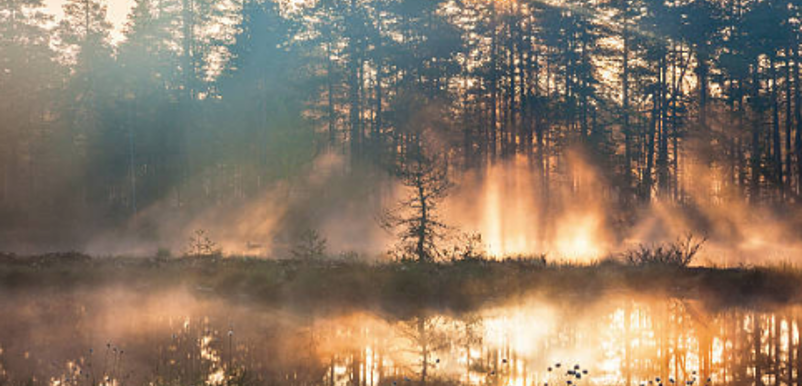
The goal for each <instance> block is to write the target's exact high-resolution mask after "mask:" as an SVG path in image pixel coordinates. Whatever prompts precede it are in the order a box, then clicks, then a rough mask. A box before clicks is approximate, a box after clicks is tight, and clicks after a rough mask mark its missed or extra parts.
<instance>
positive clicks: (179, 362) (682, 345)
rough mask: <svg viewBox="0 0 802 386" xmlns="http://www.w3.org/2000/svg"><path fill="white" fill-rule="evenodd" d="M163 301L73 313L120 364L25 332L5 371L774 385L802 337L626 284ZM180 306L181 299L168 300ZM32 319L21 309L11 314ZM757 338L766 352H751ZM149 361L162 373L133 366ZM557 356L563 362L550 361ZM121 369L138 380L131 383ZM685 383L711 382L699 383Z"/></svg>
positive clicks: (62, 381)
mask: <svg viewBox="0 0 802 386" xmlns="http://www.w3.org/2000/svg"><path fill="white" fill-rule="evenodd" d="M114 296H118V295H114ZM170 298H171V297H170V296H167V297H165V299H167V301H166V302H165V299H161V298H160V299H159V300H158V301H154V302H153V303H148V302H144V303H143V304H137V307H133V306H130V307H128V306H129V305H130V304H126V303H124V302H123V301H119V299H117V298H115V300H117V301H114V302H112V303H114V304H115V308H118V309H122V310H124V311H120V312H121V313H119V314H114V315H115V317H114V318H112V319H109V318H108V317H106V316H104V315H98V314H92V313H91V312H90V311H88V312H87V314H85V315H84V316H82V318H83V317H85V318H86V320H82V323H86V324H91V323H93V321H98V322H97V323H98V324H99V325H102V326H108V325H112V324H114V323H109V320H115V321H117V322H116V325H115V326H114V328H113V329H112V330H102V329H101V328H100V327H98V326H92V327H93V330H97V331H98V332H97V334H98V335H99V336H103V337H106V336H115V337H116V338H115V339H114V340H113V342H115V343H114V344H112V345H111V346H110V347H111V348H112V349H110V351H111V350H113V349H114V348H117V347H118V346H116V342H120V344H121V345H123V344H124V345H125V346H126V348H125V353H126V356H127V355H131V356H132V357H131V359H130V361H126V362H125V363H121V360H120V358H122V356H121V355H119V356H116V357H114V358H112V355H109V356H108V358H106V359H109V360H108V361H107V362H108V363H107V365H106V366H105V367H106V370H105V371H102V368H103V367H104V364H103V359H104V353H103V352H100V353H98V352H96V353H95V354H94V355H95V356H94V358H95V360H97V361H99V362H100V363H97V362H95V363H94V364H92V363H89V361H90V360H91V359H88V358H87V356H86V354H84V355H83V356H78V357H71V358H69V357H68V358H66V359H64V358H60V359H57V360H53V361H52V364H51V365H50V366H48V365H47V364H46V363H45V364H44V365H43V363H42V362H39V360H40V359H41V358H42V357H44V356H47V355H54V353H57V354H60V353H65V352H69V350H63V349H55V350H54V349H53V346H55V344H54V343H53V342H51V341H47V340H44V339H45V338H38V339H43V347H44V349H43V348H42V347H36V344H37V340H36V339H27V341H29V342H30V343H29V344H32V345H34V347H31V350H26V351H24V352H17V351H14V350H12V349H4V350H3V351H0V359H1V360H0V364H1V365H0V380H5V379H21V378H20V377H21V376H20V374H23V377H29V376H31V374H35V375H36V376H37V377H39V378H38V379H43V380H46V381H45V382H43V383H45V384H49V385H50V386H80V385H85V384H91V382H90V381H89V380H87V379H83V382H77V381H76V379H77V377H80V376H81V374H84V375H86V373H87V371H91V370H94V371H97V373H95V374H94V375H93V376H95V378H96V381H95V383H94V384H97V385H101V386H119V385H121V384H129V385H133V384H183V383H182V381H183V380H186V379H188V378H190V377H192V378H193V379H199V380H202V382H201V383H203V384H206V385H208V386H210V385H222V384H225V383H227V382H231V381H232V380H234V379H235V378H234V377H233V375H234V374H236V370H237V369H243V370H245V372H246V373H248V374H249V376H253V377H254V379H261V380H263V381H264V383H265V384H276V385H279V386H281V385H282V384H287V383H292V384H327V385H335V386H348V385H352V384H354V383H355V382H357V381H358V382H359V384H360V385H365V386H386V385H391V384H393V382H395V383H396V385H401V386H403V385H405V384H406V383H407V382H409V383H410V385H412V384H418V383H421V382H423V381H426V382H431V384H469V385H487V384H493V385H499V386H543V384H544V383H546V382H548V383H549V385H566V382H565V381H566V380H570V379H571V377H570V376H568V375H567V373H566V370H569V369H573V368H574V367H573V366H574V365H579V366H580V368H581V369H583V370H587V371H588V372H587V373H586V374H585V373H583V374H584V375H583V376H582V377H581V380H577V379H574V383H573V385H575V386H585V385H587V386H590V385H616V384H617V385H621V384H624V383H625V382H626V380H627V379H629V380H630V381H631V383H630V384H632V385H639V384H641V383H642V382H645V381H648V380H654V379H655V378H657V377H661V378H665V379H668V377H671V378H674V379H675V380H676V383H675V384H676V385H679V384H684V382H688V381H691V380H693V379H697V380H702V379H705V380H706V379H707V377H709V378H710V379H711V380H712V381H711V383H712V384H725V383H738V381H743V380H744V379H736V378H734V377H739V376H741V377H743V376H745V377H747V380H748V378H749V376H750V374H752V376H753V375H754V360H755V358H759V360H761V363H762V364H763V366H764V367H763V370H762V371H763V374H764V377H765V381H766V382H768V383H771V382H773V377H774V374H773V372H772V371H771V369H772V367H771V366H774V364H773V362H772V361H779V362H782V363H787V362H788V361H789V359H792V358H793V359H795V358H796V355H797V351H796V350H797V349H799V343H800V339H799V327H800V326H799V325H798V324H797V322H796V319H795V315H797V314H798V311H799V310H798V309H796V308H789V309H787V310H779V311H778V312H777V313H771V312H768V313H761V312H757V313H756V312H754V311H750V310H745V309H737V310H727V311H725V312H722V313H710V312H708V311H706V310H705V308H704V307H702V306H701V304H700V303H698V302H696V301H693V300H687V299H685V300H677V299H666V298H647V297H645V296H644V297H631V296H628V295H623V294H621V295H616V296H608V297H605V298H603V299H598V300H595V299H594V300H590V299H585V298H581V297H567V296H565V297H561V296H552V297H548V298H547V297H538V296H535V297H532V298H528V299H526V300H516V301H512V300H511V301H510V303H508V304H506V305H498V306H495V307H490V308H484V309H478V310H473V311H472V312H467V313H464V314H460V313H437V312H434V313H432V314H424V315H420V314H412V315H411V316H404V317H401V316H383V315H379V314H376V313H372V312H367V311H364V312H352V313H349V312H344V313H342V314H333V315H332V314H326V315H325V316H324V317H317V316H309V315H296V314H293V313H292V312H281V311H277V310H265V309H258V310H256V309H254V308H252V307H248V306H242V305H232V304H229V303H227V302H225V301H221V300H214V301H212V300H208V299H207V300H199V299H196V298H191V297H182V296H178V297H176V296H174V295H173V296H172V299H174V300H180V301H181V302H176V303H171V302H170V300H169V299H170ZM11 301H12V302H13V300H11ZM104 301H105V300H104ZM89 302H91V300H90V301H89ZM179 303H180V304H181V306H180V307H174V308H171V307H165V306H166V305H170V306H172V305H174V304H179ZM119 306H123V307H119ZM20 307H22V306H20ZM24 307H33V306H30V305H25V306H24ZM87 309H89V310H97V309H98V308H96V307H89V308H87ZM129 309H130V310H131V311H128V310H129ZM92 312H93V311H92ZM20 314H21V313H20ZM15 315H17V314H16V313H14V314H12V317H13V318H20V317H19V316H15ZM154 315H158V316H154ZM4 316H5V315H4ZM120 320H124V321H125V322H120ZM28 321H29V319H28V318H20V321H19V323H27V322H28ZM133 321H135V322H133ZM232 321H235V322H236V324H237V335H236V336H237V345H234V346H232V345H231V340H229V338H228V337H229V336H228V335H226V334H225V331H228V329H229V328H230V327H229V326H231V323H234V322H232ZM240 321H241V322H240ZM245 321H250V322H251V323H246V322H245ZM129 322H130V323H129ZM4 323H7V322H5V320H4ZM41 323H44V324H43V326H44V327H46V328H47V330H52V328H53V326H50V325H47V324H46V322H41ZM79 325H80V326H81V327H80V328H83V327H84V326H85V324H81V323H79ZM37 326H38V324H37V325H34V328H38V327H37ZM755 327H757V328H758V329H759V330H758V331H754V328H755ZM9 330H13V329H9ZM39 332H40V333H41V331H39ZM44 335H46V334H42V336H44ZM15 338H16V336H15V335H14V334H11V335H8V334H7V335H5V336H0V344H2V347H4V348H6V347H23V346H25V347H27V346H26V345H22V344H20V343H19V342H14V341H11V340H12V339H15ZM755 339H760V341H759V342H758V341H755ZM755 347H759V349H760V352H761V355H757V356H756V355H754V351H752V350H754V348H755ZM106 348H107V346H106V345H105V344H103V349H104V350H105V349H106ZM43 353H45V354H43ZM129 353H130V354H129ZM26 354H28V355H26ZM424 357H425V358H427V361H426V363H425V365H424V360H423V358H424ZM627 358H629V359H627ZM46 362H51V361H50V360H48V361H46ZM154 362H156V363H157V364H158V369H157V370H154V369H152V368H143V367H141V366H144V365H148V366H149V365H151V364H153V363H154ZM20 363H25V364H28V365H27V366H30V368H26V367H24V366H23V365H20ZM557 363H561V365H562V366H561V367H559V368H557V367H556V364H557ZM705 364H709V365H710V368H706V366H705ZM136 366H140V367H136ZM424 367H425V369H426V370H425V374H424ZM549 368H552V371H549ZM23 369H24V370H23ZM89 369H91V370H89ZM29 371H30V373H29ZM34 371H35V372H40V373H34ZM229 371H232V372H229ZM15 372H16V374H15ZM694 372H695V373H694ZM154 373H155V375H153V378H147V377H149V376H150V374H154ZM129 374H133V377H135V379H128V378H127V377H128V376H129ZM744 374H745V375H744ZM14 377H17V378H14ZM424 378H425V379H424ZM290 380H291V381H292V382H289V381H290ZM407 380H408V381H407ZM694 385H699V386H710V384H708V383H706V382H701V381H699V382H697V383H695V384H694ZM652 386H656V385H652ZM666 386H670V385H666Z"/></svg>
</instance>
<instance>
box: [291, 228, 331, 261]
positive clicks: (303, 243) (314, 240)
mask: <svg viewBox="0 0 802 386" xmlns="http://www.w3.org/2000/svg"><path fill="white" fill-rule="evenodd" d="M290 253H292V257H294V258H296V259H300V260H316V259H321V258H323V256H325V255H326V239H325V238H323V237H321V236H320V234H319V233H317V231H315V230H314V229H307V230H306V231H304V232H303V233H302V234H301V237H299V238H298V241H297V242H296V243H295V246H293V248H292V250H291V251H290Z"/></svg>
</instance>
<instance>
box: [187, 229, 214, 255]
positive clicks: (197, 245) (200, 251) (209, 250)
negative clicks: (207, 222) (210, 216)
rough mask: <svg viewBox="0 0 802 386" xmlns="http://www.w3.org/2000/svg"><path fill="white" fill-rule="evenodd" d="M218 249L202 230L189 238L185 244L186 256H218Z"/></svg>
mask: <svg viewBox="0 0 802 386" xmlns="http://www.w3.org/2000/svg"><path fill="white" fill-rule="evenodd" d="M220 253H221V251H220V249H219V248H218V247H217V243H216V242H214V241H213V240H212V239H211V238H210V237H209V235H208V234H207V233H206V231H205V230H203V229H198V230H196V231H195V233H193V234H192V236H191V237H190V238H189V242H188V244H187V253H186V255H187V256H193V257H209V256H215V255H219V254H220Z"/></svg>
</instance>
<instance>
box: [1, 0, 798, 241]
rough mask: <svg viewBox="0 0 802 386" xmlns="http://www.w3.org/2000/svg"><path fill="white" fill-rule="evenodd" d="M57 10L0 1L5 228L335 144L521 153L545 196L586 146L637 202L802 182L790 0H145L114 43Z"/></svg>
mask: <svg viewBox="0 0 802 386" xmlns="http://www.w3.org/2000/svg"><path fill="white" fill-rule="evenodd" d="M64 13H65V15H64V17H63V19H61V20H60V21H59V22H58V23H57V25H55V26H54V24H55V23H53V22H52V19H51V18H50V17H49V16H47V15H46V14H45V13H44V11H43V4H42V1H41V0H4V1H0V95H2V98H0V117H1V118H2V124H0V136H1V137H0V166H1V167H2V170H1V171H0V173H1V175H0V178H1V181H0V218H2V219H3V220H2V225H3V226H4V227H5V228H6V230H11V229H19V228H20V226H21V225H22V224H28V225H30V226H31V227H38V228H40V229H41V228H43V226H44V225H52V224H60V225H65V224H66V225H71V226H79V225H81V224H83V221H86V220H90V219H91V220H93V221H97V220H103V221H102V222H100V223H102V224H120V223H123V222H124V221H126V220H128V219H130V218H132V216H135V214H136V213H137V212H139V211H142V210H143V208H148V207H151V206H153V205H154V204H156V203H159V204H161V205H163V206H164V208H171V209H175V210H178V211H195V210H197V209H199V208H207V207H209V206H212V205H219V204H221V203H230V202H238V201H243V200H247V199H249V198H252V197H255V196H256V195H257V194H258V193H259V192H262V191H264V190H265V189H266V188H267V187H268V186H270V185H271V184H273V183H274V182H276V181H279V180H286V179H288V178H290V177H292V176H297V175H299V174H300V173H301V172H302V171H303V170H304V168H305V167H307V166H308V165H310V164H311V161H312V160H313V159H315V158H316V156H318V155H320V154H322V153H324V152H333V153H339V154H342V155H344V156H345V157H346V159H348V160H349V162H346V163H345V164H344V165H345V170H344V171H343V172H344V173H356V172H358V171H361V170H363V169H362V168H360V167H359V166H360V165H370V164H378V165H382V166H393V165H398V164H405V163H407V161H408V160H409V159H410V157H419V156H420V154H423V153H426V151H428V152H430V153H432V154H435V155H437V157H442V158H443V159H444V161H445V162H444V163H443V164H444V165H447V167H448V170H449V171H450V173H459V172H461V171H465V170H476V169H481V168H487V167H489V166H491V165H494V164H500V163H502V162H505V161H507V160H510V161H511V160H516V162H520V161H521V160H524V161H525V162H526V165H528V167H529V168H531V172H532V175H534V176H536V178H537V180H538V181H539V182H538V186H540V187H541V189H543V192H545V193H547V192H549V191H550V189H552V187H553V186H554V185H555V184H561V183H562V184H564V183H565V181H566V180H570V174H571V173H572V171H571V170H570V168H568V167H566V164H567V161H566V160H567V159H568V158H569V157H570V154H571V153H572V152H574V151H576V152H579V153H581V154H583V157H584V158H585V159H587V160H588V162H590V163H591V164H592V165H594V166H596V167H597V169H598V170H600V171H601V173H602V175H603V177H604V179H605V180H606V181H608V182H609V184H607V185H606V186H607V188H605V189H606V191H605V192H599V194H600V195H604V196H609V197H612V198H613V199H614V201H615V202H618V203H620V204H621V205H622V206H627V207H632V206H631V204H634V203H638V202H641V203H648V202H652V201H654V200H667V201H672V202H681V203H682V202H690V201H691V200H693V199H695V198H696V197H693V196H692V194H691V193H690V192H689V191H690V189H691V188H694V187H695V188H697V189H698V188H699V186H704V187H706V189H707V192H709V197H712V198H714V199H719V198H726V197H736V198H738V199H745V200H747V201H748V202H750V203H755V204H757V203H770V204H778V203H782V204H785V203H794V202H797V201H798V197H799V195H800V193H802V178H800V175H802V96H801V95H802V90H800V59H799V51H800V43H801V42H800V31H802V30H800V25H799V24H800V13H802V5H801V4H799V3H798V1H796V0H791V1H779V0H722V1H713V0H602V1H588V0H567V1H561V2H554V3H550V2H538V1H530V0H518V1H512V0H505V1H501V0H499V1H490V0H487V1H474V0H437V1H419V0H317V1H310V2H295V1H288V2H278V3H277V2H273V1H270V0H137V1H136V3H135V5H134V6H133V8H132V10H131V13H130V15H129V19H128V22H127V24H126V25H125V27H124V29H123V31H122V34H123V37H122V39H121V40H120V42H119V43H117V44H113V43H112V38H111V37H112V35H113V33H114V32H113V31H112V26H111V24H110V23H109V22H108V21H107V19H106V4H105V3H104V2H103V0H67V1H66V3H65V5H64ZM390 170H391V169H390ZM698 170H705V171H706V172H705V173H699V172H698ZM574 183H575V181H574ZM542 196H547V194H544V195H542Z"/></svg>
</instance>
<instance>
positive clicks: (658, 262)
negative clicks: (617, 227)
mask: <svg viewBox="0 0 802 386" xmlns="http://www.w3.org/2000/svg"><path fill="white" fill-rule="evenodd" d="M706 241H707V238H706V237H705V238H702V239H701V240H699V239H695V238H694V237H693V234H690V233H689V234H688V235H687V236H685V237H684V238H677V240H675V241H673V242H670V243H664V244H657V245H654V244H653V245H650V246H645V245H643V244H641V245H639V246H638V248H637V249H633V250H629V251H627V252H625V253H624V261H626V262H627V263H628V264H629V265H633V266H638V267H643V266H670V267H687V266H689V265H690V264H691V263H692V262H693V259H694V258H695V257H696V255H697V254H698V253H699V250H700V249H701V248H702V245H704V243H705V242H706Z"/></svg>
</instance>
